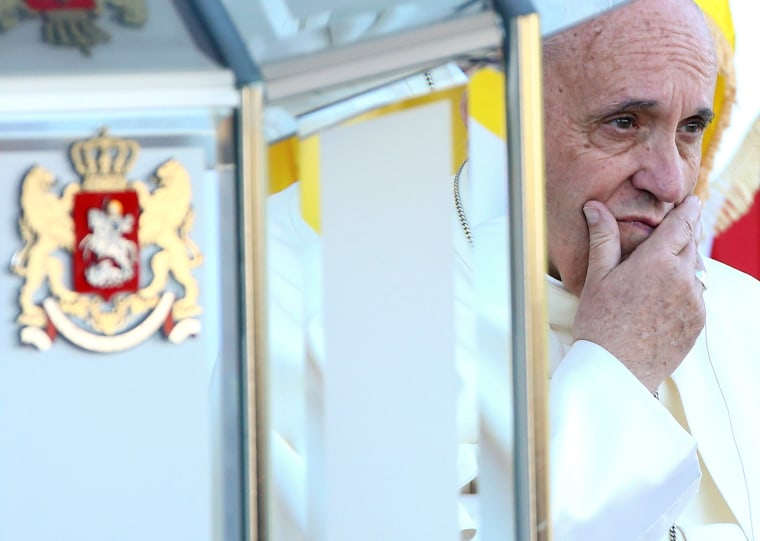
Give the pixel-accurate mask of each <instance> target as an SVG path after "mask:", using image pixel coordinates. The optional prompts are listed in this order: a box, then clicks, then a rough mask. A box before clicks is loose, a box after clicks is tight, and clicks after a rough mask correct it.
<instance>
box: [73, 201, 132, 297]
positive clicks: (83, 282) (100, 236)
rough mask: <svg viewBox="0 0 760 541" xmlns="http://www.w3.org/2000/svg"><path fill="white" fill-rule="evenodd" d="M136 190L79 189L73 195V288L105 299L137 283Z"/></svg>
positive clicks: (128, 290) (126, 290) (129, 289)
mask: <svg viewBox="0 0 760 541" xmlns="http://www.w3.org/2000/svg"><path fill="white" fill-rule="evenodd" d="M139 217H140V207H139V204H138V201H137V192H135V191H124V192H80V193H78V194H76V195H75V196H74V210H73V218H74V238H75V245H74V290H75V291H78V292H79V293H95V294H98V295H100V296H101V297H103V299H104V300H106V301H107V300H109V299H110V298H111V297H112V296H113V295H115V294H116V293H121V292H129V293H134V292H135V291H137V288H138V286H139V283H140V276H139V273H140V251H139V243H138V239H137V232H138V229H139Z"/></svg>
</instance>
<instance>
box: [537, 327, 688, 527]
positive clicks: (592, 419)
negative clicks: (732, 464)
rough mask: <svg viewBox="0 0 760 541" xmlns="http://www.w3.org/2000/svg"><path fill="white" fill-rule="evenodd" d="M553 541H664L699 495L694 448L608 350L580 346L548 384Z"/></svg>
mask: <svg viewBox="0 0 760 541" xmlns="http://www.w3.org/2000/svg"><path fill="white" fill-rule="evenodd" d="M550 426H551V487H552V490H551V509H552V522H553V525H554V532H555V536H556V539H558V540H562V541H586V540H589V539H617V540H624V539H631V540H650V539H651V540H660V539H662V538H663V536H665V535H666V534H667V531H668V529H669V528H670V526H671V525H672V524H673V522H674V521H675V518H676V517H677V516H678V515H679V514H680V513H681V511H682V510H683V509H684V507H685V506H686V504H687V503H688V501H689V499H690V498H691V497H692V496H693V495H694V494H695V493H696V490H697V487H698V485H699V479H700V476H701V473H700V469H699V463H698V459H697V452H696V444H695V442H694V440H693V439H692V437H691V436H690V435H689V434H688V433H687V432H686V431H685V430H683V428H681V426H680V425H679V424H678V423H677V422H676V421H675V419H673V417H672V416H671V415H670V413H669V412H668V411H667V410H666V409H665V408H664V407H663V406H662V405H661V404H660V403H659V402H658V401H657V400H656V399H655V398H654V397H653V396H652V395H651V394H650V393H649V391H648V390H647V389H646V388H645V387H644V386H643V385H642V384H641V383H640V382H639V381H638V379H636V377H635V376H634V375H633V374H632V373H631V372H630V371H628V369H626V368H625V367H624V366H623V365H622V364H621V363H620V362H619V361H618V360H617V359H616V358H615V357H614V356H612V355H611V354H610V353H609V352H607V351H606V350H605V349H604V348H602V347H600V346H598V345H596V344H594V343H591V342H587V341H578V342H576V343H575V344H573V346H572V347H571V348H570V350H569V351H568V352H567V354H566V355H565V356H564V358H563V359H562V362H561V363H560V364H559V366H558V367H557V369H556V370H555V372H554V374H553V375H552V379H551V390H550Z"/></svg>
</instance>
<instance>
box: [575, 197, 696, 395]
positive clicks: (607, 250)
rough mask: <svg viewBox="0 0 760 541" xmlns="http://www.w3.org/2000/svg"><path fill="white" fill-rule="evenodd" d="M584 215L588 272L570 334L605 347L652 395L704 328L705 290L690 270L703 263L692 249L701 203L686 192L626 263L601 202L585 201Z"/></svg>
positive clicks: (613, 225)
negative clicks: (686, 195) (685, 196)
mask: <svg viewBox="0 0 760 541" xmlns="http://www.w3.org/2000/svg"><path fill="white" fill-rule="evenodd" d="M584 213H585V214H586V221H587V223H588V226H589V244H590V246H589V261H588V273H587V275H586V282H585V284H584V286H583V290H582V291H581V295H580V302H579V304H578V312H577V314H576V316H575V323H574V325H573V336H574V338H575V339H576V340H589V341H591V342H594V343H596V344H598V345H600V346H602V347H604V348H605V349H606V350H607V351H609V352H610V353H612V354H613V355H614V356H615V357H617V358H618V359H619V360H620V361H621V362H622V363H623V364H625V365H626V366H627V367H628V369H629V370H630V371H631V372H632V373H633V374H634V375H635V376H636V377H638V378H639V380H640V381H641V382H642V383H643V384H644V385H645V386H646V387H647V388H648V389H649V390H650V391H652V392H654V391H655V390H656V389H657V387H658V386H659V384H660V383H661V382H662V381H663V380H664V379H665V378H666V377H668V376H669V375H670V374H671V373H673V371H674V370H675V369H676V368H677V367H678V365H679V364H680V363H681V361H683V359H684V358H685V357H686V354H687V353H688V352H689V350H690V349H691V348H692V346H693V345H694V342H695V341H696V339H697V336H699V333H700V331H701V330H702V328H703V327H704V325H705V306H704V301H703V299H702V293H703V288H702V284H701V283H700V282H699V281H698V280H697V279H696V277H695V274H694V273H695V271H696V270H697V269H702V268H704V265H703V263H702V260H701V258H700V256H699V253H698V251H697V243H698V240H699V231H700V225H699V215H700V206H699V200H698V199H697V197H696V196H689V197H687V198H686V199H685V200H684V201H683V203H681V204H680V205H679V206H678V207H676V208H675V209H673V210H672V211H671V212H670V213H669V214H668V215H667V216H666V217H665V219H664V220H663V221H662V223H661V224H660V225H659V226H658V227H657V228H656V229H655V230H654V231H653V232H652V234H651V235H650V236H649V238H648V239H647V240H645V241H644V242H643V243H641V244H640V245H639V246H638V247H637V248H636V249H635V250H634V251H633V252H632V253H631V254H630V256H629V257H628V258H627V259H626V260H624V261H621V255H620V232H619V229H618V225H617V222H616V221H615V218H614V217H613V216H612V214H611V213H610V211H609V210H608V209H607V207H606V206H605V205H604V204H602V203H599V202H598V201H589V202H588V203H586V205H585V206H584Z"/></svg>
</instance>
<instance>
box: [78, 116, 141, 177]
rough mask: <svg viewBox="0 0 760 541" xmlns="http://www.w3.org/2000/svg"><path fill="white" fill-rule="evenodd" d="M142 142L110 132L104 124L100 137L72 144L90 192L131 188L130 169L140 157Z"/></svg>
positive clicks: (79, 169)
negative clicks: (128, 179) (128, 180)
mask: <svg viewBox="0 0 760 541" xmlns="http://www.w3.org/2000/svg"><path fill="white" fill-rule="evenodd" d="M139 148H140V147H139V145H138V144H137V142H136V141H132V140H130V139H120V138H118V137H111V136H110V135H108V129H107V128H101V130H100V133H99V134H98V136H97V137H92V138H90V139H83V140H81V141H77V142H75V143H74V144H73V145H71V152H70V155H71V161H72V163H73V164H74V169H75V170H76V172H77V173H79V175H81V177H82V179H83V180H82V189H83V190H85V191H88V192H109V191H121V190H124V189H126V188H127V171H129V170H130V169H131V168H132V166H133V165H134V163H135V160H136V159H137V153H138V151H139Z"/></svg>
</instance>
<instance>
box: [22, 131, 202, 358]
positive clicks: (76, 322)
mask: <svg viewBox="0 0 760 541" xmlns="http://www.w3.org/2000/svg"><path fill="white" fill-rule="evenodd" d="M138 152H139V146H138V144H137V143H136V142H135V141H132V140H127V139H119V138H116V137H111V136H110V135H108V134H107V132H106V131H105V130H103V131H102V132H101V133H100V134H99V135H98V136H97V137H94V138H91V139H86V140H81V141H77V142H75V143H74V144H73V145H72V146H71V150H70V156H71V162H72V164H73V166H74V169H75V170H76V172H77V173H78V174H79V175H80V176H81V183H80V182H70V183H69V184H67V185H66V186H65V188H64V189H63V191H62V193H61V194H60V195H59V194H57V193H56V192H55V191H54V186H55V184H56V178H55V175H54V174H53V173H52V172H50V171H49V170H47V169H45V168H44V167H41V166H39V165H35V166H33V167H31V169H30V170H29V171H28V172H27V173H26V175H25V176H24V179H23V181H22V185H21V209H22V212H21V217H20V219H19V229H20V232H21V237H22V240H23V242H24V244H23V246H22V247H21V248H20V249H19V250H18V251H17V252H16V253H15V254H14V256H13V260H12V263H11V268H12V270H13V272H14V273H15V274H17V275H19V276H21V277H22V278H24V284H23V285H22V287H21V291H20V293H19V305H20V308H21V313H20V314H19V316H18V318H17V320H16V321H17V322H18V324H19V325H20V326H21V341H22V342H23V343H26V344H31V345H34V346H36V347H37V348H39V349H43V350H44V349H48V348H49V347H50V346H51V345H52V341H53V340H54V338H55V336H56V335H57V334H59V333H60V334H61V335H63V336H64V337H66V338H67V339H68V340H69V341H70V342H72V343H74V344H76V345H78V346H80V347H82V348H85V349H88V350H92V351H99V352H111V351H120V350H123V349H127V348H130V347H132V346H135V345H137V344H139V343H140V342H142V341H144V340H145V339H147V338H148V337H150V336H152V335H153V334H155V333H156V331H158V330H159V329H163V330H164V333H165V334H166V336H167V337H168V338H169V339H170V340H171V341H173V342H181V341H183V340H184V339H185V338H187V337H188V336H190V335H194V334H197V333H198V332H200V321H199V320H198V319H196V317H195V316H197V315H198V314H200V312H201V307H200V306H199V305H198V294H199V290H198V284H197V281H196V279H195V278H194V276H193V275H192V269H193V268H195V267H197V266H198V265H200V264H201V263H202V261H203V256H202V254H201V252H200V250H199V249H198V247H197V246H196V244H195V243H194V242H193V241H192V239H191V238H190V230H191V228H192V225H193V219H194V212H193V208H192V205H191V203H192V189H191V182H190V175H189V173H188V171H187V170H186V169H185V167H184V166H183V165H182V164H181V163H180V162H178V161H176V160H173V159H170V160H168V161H166V162H164V163H163V164H161V165H159V166H158V168H157V169H156V170H155V177H154V179H153V182H147V183H146V182H143V181H141V180H134V181H130V180H128V179H127V173H128V172H129V170H130V169H131V168H132V166H133V165H134V162H135V159H136V158H137V154H138ZM151 184H154V186H151Z"/></svg>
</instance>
